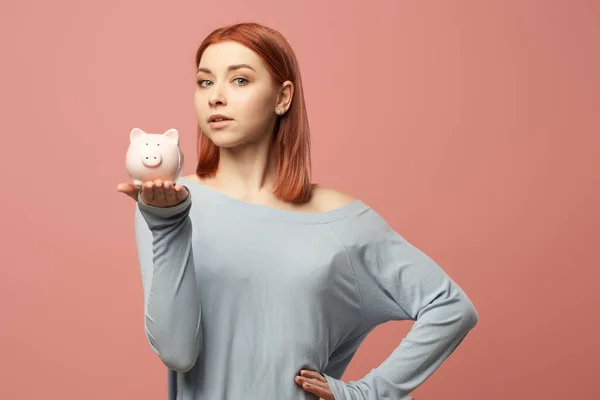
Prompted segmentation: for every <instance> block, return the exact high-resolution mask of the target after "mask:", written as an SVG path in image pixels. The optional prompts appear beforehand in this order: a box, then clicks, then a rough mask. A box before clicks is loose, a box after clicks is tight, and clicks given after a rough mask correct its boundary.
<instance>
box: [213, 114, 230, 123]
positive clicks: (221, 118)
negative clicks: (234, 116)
mask: <svg viewBox="0 0 600 400" xmlns="http://www.w3.org/2000/svg"><path fill="white" fill-rule="evenodd" d="M230 120H231V118H229V117H228V116H226V115H223V114H213V115H211V116H210V118H209V119H208V122H220V121H230Z"/></svg>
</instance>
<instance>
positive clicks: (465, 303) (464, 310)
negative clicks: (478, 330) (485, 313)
mask: <svg viewBox="0 0 600 400" xmlns="http://www.w3.org/2000/svg"><path fill="white" fill-rule="evenodd" d="M459 304H460V306H459V308H460V310H459V313H460V325H461V327H462V329H463V330H464V331H466V332H468V331H470V330H471V329H473V328H475V326H476V325H477V323H478V322H479V313H478V312H477V309H475V306H474V305H473V303H472V302H471V300H470V299H469V298H468V297H467V296H463V297H462V299H461V301H460V302H459Z"/></svg>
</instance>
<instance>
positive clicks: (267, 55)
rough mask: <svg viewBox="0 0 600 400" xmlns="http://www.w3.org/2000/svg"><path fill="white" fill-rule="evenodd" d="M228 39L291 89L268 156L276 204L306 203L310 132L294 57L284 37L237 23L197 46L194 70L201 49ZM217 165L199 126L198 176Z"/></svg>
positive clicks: (310, 185) (213, 150) (216, 151)
mask: <svg viewBox="0 0 600 400" xmlns="http://www.w3.org/2000/svg"><path fill="white" fill-rule="evenodd" d="M226 40H231V41H236V42H238V43H240V44H242V45H244V46H246V47H248V48H249V49H250V50H252V51H254V52H255V53H257V54H258V55H259V56H260V57H261V58H262V60H263V62H264V63H265V64H266V67H267V69H268V70H269V72H270V73H271V76H272V77H273V79H274V81H275V82H276V83H278V84H283V83H284V82H285V81H287V80H289V81H291V82H292V83H293V84H294V94H293V98H292V102H291V105H290V108H289V110H288V111H287V112H286V113H285V114H283V115H282V116H279V117H277V118H278V121H277V123H276V126H275V132H274V136H273V143H272V148H271V149H272V150H271V151H272V152H273V156H274V157H275V165H276V182H275V186H274V189H273V194H274V195H275V196H276V197H277V198H279V199H280V200H283V201H286V202H292V203H297V204H299V203H305V202H307V201H308V200H310V197H311V194H312V189H313V188H314V187H315V186H316V185H315V184H313V183H311V181H310V175H311V156H310V130H309V126H308V117H307V114H306V106H305V103H304V93H303V90H302V80H301V78H300V68H299V66H298V62H297V60H296V56H295V54H294V51H293V50H292V48H291V46H290V45H289V43H288V41H287V40H286V39H285V37H284V36H283V35H282V34H281V33H279V32H278V31H276V30H274V29H271V28H268V27H266V26H263V25H260V24H257V23H239V24H235V25H230V26H226V27H222V28H219V29H216V30H214V31H213V32H212V33H211V34H209V35H208V36H207V37H206V39H204V41H203V42H202V43H201V44H200V47H199V48H198V50H197V52H196V65H195V66H194V71H195V70H196V68H198V65H199V63H200V59H201V58H202V54H203V53H204V50H205V49H206V48H207V47H208V46H210V45H211V44H215V43H218V42H222V41H226ZM218 165H219V148H218V147H217V146H216V145H215V144H214V143H213V142H212V141H211V140H210V139H209V138H208V136H206V135H205V134H204V132H202V129H201V128H200V126H199V125H198V165H197V167H196V173H197V174H198V175H199V176H201V177H202V176H214V175H215V173H216V171H217V168H218Z"/></svg>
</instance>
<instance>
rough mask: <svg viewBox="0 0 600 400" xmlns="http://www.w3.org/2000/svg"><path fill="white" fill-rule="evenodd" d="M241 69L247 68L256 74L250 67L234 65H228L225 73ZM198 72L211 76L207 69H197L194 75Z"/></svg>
mask: <svg viewBox="0 0 600 400" xmlns="http://www.w3.org/2000/svg"><path fill="white" fill-rule="evenodd" d="M241 68H248V69H251V70H252V71H254V72H256V71H255V70H254V68H252V67H251V66H249V65H248V64H234V65H230V66H229V67H227V72H230V71H235V70H238V69H241ZM198 72H206V73H207V74H212V72H211V70H210V69H208V68H198V71H196V73H198Z"/></svg>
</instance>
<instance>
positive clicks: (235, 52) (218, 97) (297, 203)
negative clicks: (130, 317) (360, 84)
mask: <svg viewBox="0 0 600 400" xmlns="http://www.w3.org/2000/svg"><path fill="white" fill-rule="evenodd" d="M195 68H198V70H197V74H196V80H197V87H196V92H195V98H194V101H195V107H196V115H197V119H198V128H199V130H198V135H199V161H198V165H197V169H196V173H195V174H193V175H190V176H185V177H183V178H181V179H180V180H179V182H178V183H174V182H161V181H151V182H145V183H144V185H143V187H142V189H141V190H138V189H136V188H135V187H134V186H132V185H131V184H121V185H119V186H118V190H119V191H121V192H123V193H125V194H127V195H129V196H131V197H132V198H133V199H134V200H136V201H137V208H136V213H135V232H136V240H137V249H138V254H139V260H140V265H141V272H142V281H143V289H144V312H145V314H144V315H145V332H146V337H147V339H148V342H149V344H150V346H151V347H152V349H153V350H154V351H155V352H156V354H157V355H158V356H159V357H160V359H161V360H162V361H163V362H164V364H165V365H166V366H167V367H168V368H169V396H170V399H178V400H184V399H185V400H196V399H198V400H200V399H202V400H250V399H251V400H258V399H261V400H265V399H285V400H291V399H314V398H321V399H325V400H333V399H335V400H376V399H410V398H411V397H410V396H408V394H409V393H410V392H412V391H413V390H414V389H415V388H416V387H417V386H419V385H420V384H421V383H423V382H424V381H425V380H426V379H427V378H428V377H429V376H430V375H431V374H432V373H433V372H434V371H435V370H436V369H437V368H438V367H439V366H440V365H441V363H442V362H443V361H444V360H445V359H446V358H447V357H448V356H449V355H450V354H451V353H452V352H453V351H454V350H455V349H456V348H457V346H458V345H459V344H460V343H461V342H462V340H463V339H464V338H465V336H466V335H467V333H468V332H469V331H470V330H471V329H472V328H473V327H474V326H475V324H476V322H477V320H478V314H477V312H476V310H475V308H474V306H473V304H472V303H471V301H470V300H469V298H468V297H467V295H466V294H465V293H464V292H463V290H461V288H460V287H459V286H458V285H457V284H456V283H455V282H454V281H453V280H452V279H451V278H450V277H449V276H448V275H447V274H446V273H445V272H444V271H443V270H442V269H441V268H440V267H439V266H438V265H437V264H436V263H435V262H434V261H433V260H432V259H430V258H429V257H428V256H426V255H425V254H424V253H423V252H421V251H419V250H418V249H417V248H416V247H414V246H413V245H411V244H410V243H409V242H408V241H407V240H405V239H404V238H402V237H401V236H400V235H399V234H398V233H396V232H395V231H394V230H393V229H392V228H391V227H390V226H389V225H388V224H387V223H386V222H385V221H384V219H383V218H382V217H381V216H380V215H379V214H378V213H377V212H376V211H374V210H373V209H371V208H370V207H369V206H367V205H366V204H364V203H363V202H361V201H360V200H357V199H354V198H352V197H350V196H348V195H346V194H344V193H341V192H339V191H336V190H334V189H330V188H324V187H319V186H316V185H313V184H312V183H311V181H310V149H309V146H310V141H309V126H308V122H307V116H306V109H305V105H304V96H303V93H302V82H301V79H300V72H299V68H298V63H297V61H296V58H295V56H294V52H293V51H292V49H291V48H290V46H289V44H288V42H287V41H286V40H285V38H284V37H282V36H281V34H279V33H278V32H277V31H274V30H272V29H269V28H267V27H265V26H261V25H258V24H236V25H233V26H229V27H225V28H221V29H218V30H216V31H214V32H213V33H211V34H210V35H209V36H208V37H207V38H206V39H205V40H204V42H203V43H202V44H201V46H200V48H199V49H198V51H197V55H196V65H195ZM390 320H413V321H416V322H415V323H414V325H413V328H412V329H411V331H410V333H409V334H408V335H407V336H406V337H405V338H404V339H403V340H402V341H401V343H400V344H399V346H398V348H397V349H396V350H395V351H394V352H393V353H392V354H391V355H390V356H389V358H388V359H387V360H386V361H385V362H384V363H382V365H380V366H379V367H378V368H376V369H373V370H372V371H371V372H370V373H369V374H367V375H366V376H365V377H364V378H362V379H361V380H358V381H352V382H349V383H345V382H343V381H342V380H341V379H340V378H341V376H342V374H343V373H344V371H345V369H346V367H347V365H348V363H349V362H350V360H351V359H352V357H353V355H354V354H355V352H356V350H357V348H358V346H359V345H360V344H361V342H362V341H363V339H364V338H365V337H366V335H367V334H368V333H369V332H370V331H372V330H373V329H374V328H375V327H376V326H378V325H379V324H382V323H384V322H386V321H390Z"/></svg>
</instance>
